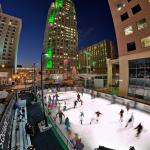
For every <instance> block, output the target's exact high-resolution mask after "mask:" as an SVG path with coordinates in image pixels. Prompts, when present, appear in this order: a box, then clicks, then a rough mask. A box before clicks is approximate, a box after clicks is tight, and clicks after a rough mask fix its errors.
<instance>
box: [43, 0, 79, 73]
mask: <svg viewBox="0 0 150 150" xmlns="http://www.w3.org/2000/svg"><path fill="white" fill-rule="evenodd" d="M43 46H44V47H43V51H44V52H45V53H46V54H47V55H46V57H45V67H46V69H47V73H51V74H56V73H59V74H63V73H64V70H65V69H70V68H71V67H72V66H76V63H77V58H76V56H77V48H78V32H77V20H76V12H75V7H74V3H73V2H72V0H55V2H52V3H51V6H50V8H49V12H48V17H47V21H46V29H45V34H44V44H43ZM64 61H65V62H67V64H66V65H67V66H66V68H65V66H64Z"/></svg>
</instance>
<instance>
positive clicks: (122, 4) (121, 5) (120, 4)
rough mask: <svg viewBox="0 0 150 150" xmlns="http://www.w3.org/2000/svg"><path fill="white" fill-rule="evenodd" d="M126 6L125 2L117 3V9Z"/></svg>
mask: <svg viewBox="0 0 150 150" xmlns="http://www.w3.org/2000/svg"><path fill="white" fill-rule="evenodd" d="M125 6H126V5H125V3H119V4H117V9H118V10H119V11H120V10H121V9H122V8H123V7H125Z"/></svg>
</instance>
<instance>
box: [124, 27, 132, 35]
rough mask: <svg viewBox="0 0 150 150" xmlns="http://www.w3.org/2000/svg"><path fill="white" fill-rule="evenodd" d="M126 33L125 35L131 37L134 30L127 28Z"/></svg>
mask: <svg viewBox="0 0 150 150" xmlns="http://www.w3.org/2000/svg"><path fill="white" fill-rule="evenodd" d="M124 33H125V35H130V34H132V33H133V28H132V26H128V27H126V28H125V29H124Z"/></svg>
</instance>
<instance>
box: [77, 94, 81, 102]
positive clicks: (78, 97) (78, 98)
mask: <svg viewBox="0 0 150 150" xmlns="http://www.w3.org/2000/svg"><path fill="white" fill-rule="evenodd" d="M77 101H80V94H79V93H78V94H77Z"/></svg>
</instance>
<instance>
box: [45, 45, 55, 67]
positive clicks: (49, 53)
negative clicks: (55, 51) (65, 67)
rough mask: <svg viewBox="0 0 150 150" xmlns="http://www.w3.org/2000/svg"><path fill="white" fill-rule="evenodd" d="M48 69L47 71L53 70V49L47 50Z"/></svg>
mask: <svg viewBox="0 0 150 150" xmlns="http://www.w3.org/2000/svg"><path fill="white" fill-rule="evenodd" d="M46 54H47V56H46V68H47V69H51V68H52V66H53V63H52V48H48V49H47V50H46Z"/></svg>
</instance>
